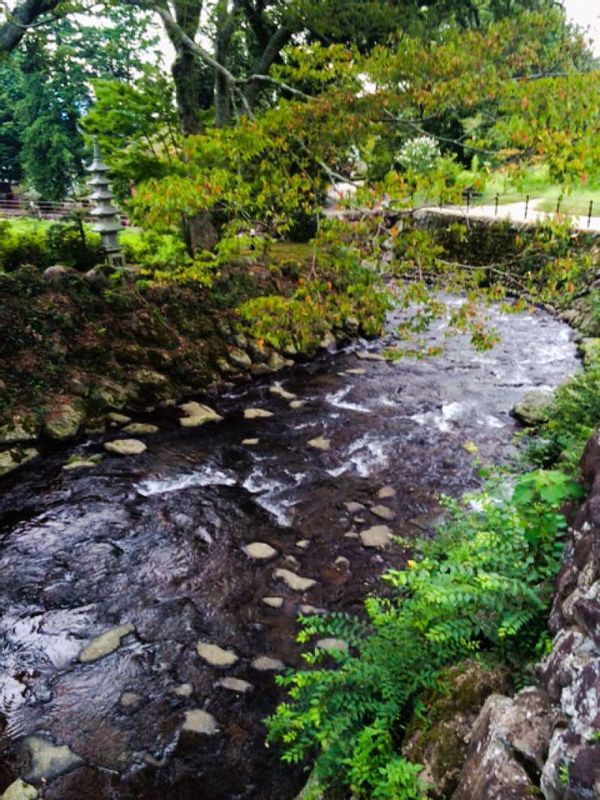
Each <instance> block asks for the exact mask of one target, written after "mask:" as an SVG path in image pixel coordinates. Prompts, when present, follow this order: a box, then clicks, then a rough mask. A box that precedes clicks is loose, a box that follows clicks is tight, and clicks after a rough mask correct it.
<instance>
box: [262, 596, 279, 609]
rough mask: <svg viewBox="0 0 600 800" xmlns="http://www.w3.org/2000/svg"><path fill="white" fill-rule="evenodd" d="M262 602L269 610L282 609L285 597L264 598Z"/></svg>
mask: <svg viewBox="0 0 600 800" xmlns="http://www.w3.org/2000/svg"><path fill="white" fill-rule="evenodd" d="M262 601H263V603H264V604H265V605H266V606H269V608H281V606H282V605H283V603H284V600H283V597H263V599H262Z"/></svg>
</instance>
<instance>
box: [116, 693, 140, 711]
mask: <svg viewBox="0 0 600 800" xmlns="http://www.w3.org/2000/svg"><path fill="white" fill-rule="evenodd" d="M141 699H142V698H141V696H140V695H139V694H136V693H135V692H123V694H122V695H121V697H120V698H119V703H120V704H121V705H122V706H124V707H125V708H131V707H132V706H137V705H138V704H139V702H140V700H141Z"/></svg>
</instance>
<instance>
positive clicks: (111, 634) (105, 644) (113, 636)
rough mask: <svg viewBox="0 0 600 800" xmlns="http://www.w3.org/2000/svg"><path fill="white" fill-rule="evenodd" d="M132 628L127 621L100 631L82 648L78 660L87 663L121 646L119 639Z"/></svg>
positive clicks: (133, 627) (132, 629) (133, 628)
mask: <svg viewBox="0 0 600 800" xmlns="http://www.w3.org/2000/svg"><path fill="white" fill-rule="evenodd" d="M134 630H135V626H134V625H133V624H132V623H131V622H127V623H126V624H125V625H118V626H117V627H116V628H111V629H110V630H108V631H105V632H104V633H101V634H100V636H96V638H95V639H92V641H91V642H90V643H89V644H88V645H87V647H84V648H83V650H82V651H81V653H80V654H79V660H80V661H81V662H82V663H87V662H89V661H97V660H98V659H99V658H103V657H104V656H107V655H109V654H110V653H114V651H115V650H117V649H118V648H119V647H120V646H121V640H122V639H124V638H125V636H127V635H128V634H130V633H132V632H133V631H134Z"/></svg>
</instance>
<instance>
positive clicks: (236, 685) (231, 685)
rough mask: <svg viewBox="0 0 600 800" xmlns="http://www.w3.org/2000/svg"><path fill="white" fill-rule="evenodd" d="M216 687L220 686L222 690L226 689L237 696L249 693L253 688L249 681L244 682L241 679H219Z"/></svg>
mask: <svg viewBox="0 0 600 800" xmlns="http://www.w3.org/2000/svg"><path fill="white" fill-rule="evenodd" d="M217 686H222V687H223V689H228V690H229V691H230V692H237V693H238V694H246V692H251V691H252V689H254V686H253V685H252V684H251V683H249V681H244V680H242V679H241V678H221V680H220V681H217Z"/></svg>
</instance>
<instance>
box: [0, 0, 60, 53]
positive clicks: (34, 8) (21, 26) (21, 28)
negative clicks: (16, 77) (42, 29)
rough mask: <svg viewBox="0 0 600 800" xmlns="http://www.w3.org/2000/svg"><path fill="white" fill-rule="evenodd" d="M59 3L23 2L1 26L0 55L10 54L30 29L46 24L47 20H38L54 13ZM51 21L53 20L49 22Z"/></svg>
mask: <svg viewBox="0 0 600 800" xmlns="http://www.w3.org/2000/svg"><path fill="white" fill-rule="evenodd" d="M59 2H60V0H23V2H22V3H20V4H19V5H17V7H16V8H15V9H14V10H13V11H12V12H11V13H9V14H8V16H7V19H6V21H5V22H3V23H2V25H0V53H10V52H11V51H12V50H14V49H15V47H16V46H17V45H18V44H19V42H20V41H21V39H22V38H23V36H24V35H25V33H26V32H27V31H28V30H29V29H30V28H32V27H34V26H35V27H39V26H40V25H43V24H46V20H44V21H43V22H42V21H38V22H36V20H39V17H41V16H43V15H44V14H50V13H52V12H53V11H54V9H55V8H56V6H57V5H58V3H59ZM3 5H4V4H3ZM51 21H53V20H47V22H51Z"/></svg>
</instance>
